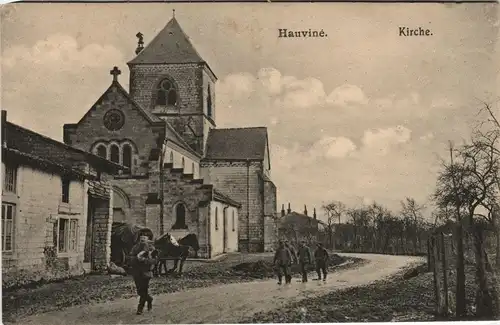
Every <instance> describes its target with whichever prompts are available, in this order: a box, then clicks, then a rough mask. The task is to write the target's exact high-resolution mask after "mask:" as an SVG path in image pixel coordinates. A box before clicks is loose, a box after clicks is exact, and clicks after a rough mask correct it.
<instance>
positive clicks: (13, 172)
mask: <svg viewBox="0 0 500 325" xmlns="http://www.w3.org/2000/svg"><path fill="white" fill-rule="evenodd" d="M3 184H4V185H3V189H4V190H5V191H6V192H12V193H16V190H17V166H13V165H8V164H6V165H5V175H4V180H3Z"/></svg>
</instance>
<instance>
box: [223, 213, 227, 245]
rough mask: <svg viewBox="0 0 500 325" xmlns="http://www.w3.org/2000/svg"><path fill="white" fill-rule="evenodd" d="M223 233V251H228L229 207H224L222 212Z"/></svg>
mask: <svg viewBox="0 0 500 325" xmlns="http://www.w3.org/2000/svg"><path fill="white" fill-rule="evenodd" d="M222 234H223V240H222V252H223V253H227V209H224V210H223V213H222Z"/></svg>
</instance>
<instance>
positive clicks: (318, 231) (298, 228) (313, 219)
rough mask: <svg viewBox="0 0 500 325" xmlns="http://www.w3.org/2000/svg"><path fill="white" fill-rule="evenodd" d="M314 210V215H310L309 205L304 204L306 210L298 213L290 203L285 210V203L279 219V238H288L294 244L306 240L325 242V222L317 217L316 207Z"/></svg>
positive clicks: (309, 241)
mask: <svg viewBox="0 0 500 325" xmlns="http://www.w3.org/2000/svg"><path fill="white" fill-rule="evenodd" d="M313 211H314V212H313V215H312V216H309V215H308V211H307V207H305V206H304V212H303V213H298V212H295V211H292V210H291V208H290V203H289V204H288V209H287V211H286V212H285V206H284V205H283V206H282V209H281V218H280V221H279V238H280V239H286V240H288V241H289V242H291V243H293V244H294V245H297V244H298V243H299V242H301V241H306V242H307V243H309V244H315V243H317V242H318V241H320V242H323V241H324V223H323V222H322V221H320V220H318V219H317V216H316V209H314V210H313Z"/></svg>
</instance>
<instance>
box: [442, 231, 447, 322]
mask: <svg viewBox="0 0 500 325" xmlns="http://www.w3.org/2000/svg"><path fill="white" fill-rule="evenodd" d="M440 237H441V258H442V263H443V291H444V315H445V316H447V315H448V308H449V304H448V261H447V256H446V243H445V240H444V233H441V236H440Z"/></svg>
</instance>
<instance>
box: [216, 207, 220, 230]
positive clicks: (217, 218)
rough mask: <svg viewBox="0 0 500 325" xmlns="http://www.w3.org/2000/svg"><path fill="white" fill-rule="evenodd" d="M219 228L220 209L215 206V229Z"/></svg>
mask: <svg viewBox="0 0 500 325" xmlns="http://www.w3.org/2000/svg"><path fill="white" fill-rule="evenodd" d="M218 229H219V209H218V208H217V207H215V230H218Z"/></svg>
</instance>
